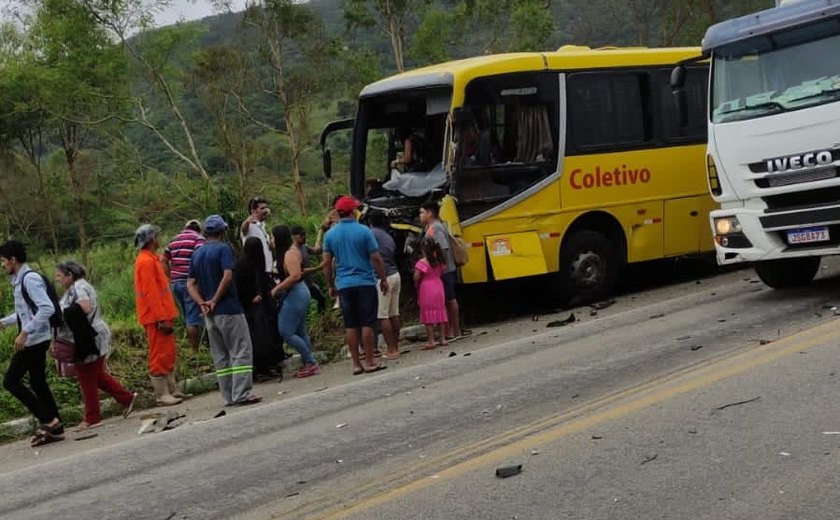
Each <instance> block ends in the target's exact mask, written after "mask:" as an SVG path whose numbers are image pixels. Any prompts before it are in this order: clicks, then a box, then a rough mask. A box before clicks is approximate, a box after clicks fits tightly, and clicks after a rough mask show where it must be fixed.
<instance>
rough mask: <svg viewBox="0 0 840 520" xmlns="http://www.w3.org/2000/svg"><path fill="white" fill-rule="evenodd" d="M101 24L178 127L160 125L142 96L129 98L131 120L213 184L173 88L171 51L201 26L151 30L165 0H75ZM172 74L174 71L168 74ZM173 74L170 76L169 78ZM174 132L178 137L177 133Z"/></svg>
mask: <svg viewBox="0 0 840 520" xmlns="http://www.w3.org/2000/svg"><path fill="white" fill-rule="evenodd" d="M79 1H80V2H81V4H82V5H83V6H84V7H85V8H86V9H87V10H88V12H90V13H91V14H92V15H93V16H94V17H95V18H96V20H97V21H98V22H99V24H100V25H101V26H102V27H105V28H107V29H108V30H109V31H110V32H111V34H112V35H113V36H114V37H115V38H117V39H118V40H119V41H120V43H121V44H122V47H123V48H124V49H125V50H126V52H127V53H128V55H129V56H130V57H131V58H132V59H133V60H134V63H135V64H136V65H138V66H139V68H140V69H141V70H142V71H143V73H144V74H145V76H146V78H147V80H148V82H149V84H150V86H151V90H152V92H154V93H155V94H157V95H158V96H160V97H161V98H162V101H163V105H164V106H165V107H166V109H167V110H168V112H169V114H170V115H171V117H174V118H175V121H176V122H177V130H176V131H174V132H168V131H166V130H165V129H162V128H161V126H160V125H159V124H157V123H156V122H155V121H154V118H153V117H152V115H151V114H150V113H149V111H148V106H147V105H148V103H147V102H146V100H145V98H146V97H147V96H144V95H139V96H136V97H135V99H134V103H135V112H136V116H135V119H134V121H135V122H137V123H139V124H141V125H142V126H144V127H145V128H147V129H148V130H150V131H151V132H152V133H153V134H154V135H155V136H156V137H157V138H158V139H159V140H160V141H161V142H162V143H163V145H164V146H165V147H166V148H167V150H169V151H170V152H171V153H172V154H173V155H174V156H175V157H176V158H178V159H179V160H180V161H182V162H184V163H185V164H186V165H188V166H189V167H190V169H191V170H193V171H194V172H196V173H198V174H199V175H201V177H202V178H203V179H204V180H205V182H206V183H207V184H208V186H212V182H211V179H210V174H209V173H208V172H207V170H206V168H205V167H204V162H203V160H202V158H201V156H200V154H199V152H198V147H197V145H196V141H195V138H194V136H193V131H192V129H191V127H190V125H189V122H188V120H187V118H186V116H185V115H184V112H183V110H182V108H181V100H180V97H179V95H178V92H177V89H176V88H175V87H174V86H173V84H177V83H178V81H179V79H180V78H178V77H177V74H178V71H179V70H180V69H181V68H182V67H174V66H173V64H172V63H171V62H170V58H171V57H172V56H173V54H175V53H177V51H178V50H179V49H181V48H183V47H185V46H186V45H187V44H188V43H190V42H194V40H195V38H196V37H197V36H198V34H200V32H201V29H200V28H197V27H196V26H189V25H186V26H170V27H167V28H164V29H161V30H158V31H156V32H155V33H154V34H152V33H151V31H150V29H151V27H152V25H151V24H152V18H153V15H154V13H155V12H157V11H158V10H160V9H161V8H162V7H164V6H165V5H167V1H166V0H79ZM173 74H175V75H176V77H175V78H172V77H171V76H172V75H173ZM173 79H174V81H173ZM176 136H177V137H176Z"/></svg>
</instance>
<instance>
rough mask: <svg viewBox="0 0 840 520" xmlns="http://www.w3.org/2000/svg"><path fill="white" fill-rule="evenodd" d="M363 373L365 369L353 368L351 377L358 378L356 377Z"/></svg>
mask: <svg viewBox="0 0 840 520" xmlns="http://www.w3.org/2000/svg"><path fill="white" fill-rule="evenodd" d="M364 373H365V369H364V368H362V367H353V375H354V376H358V375H360V374H364Z"/></svg>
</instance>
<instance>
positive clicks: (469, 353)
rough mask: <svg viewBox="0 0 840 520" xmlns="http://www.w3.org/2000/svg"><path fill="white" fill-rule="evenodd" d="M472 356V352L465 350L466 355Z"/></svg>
mask: <svg viewBox="0 0 840 520" xmlns="http://www.w3.org/2000/svg"><path fill="white" fill-rule="evenodd" d="M467 356H472V352H464V357H467Z"/></svg>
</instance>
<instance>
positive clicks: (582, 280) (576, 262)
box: [558, 230, 619, 304]
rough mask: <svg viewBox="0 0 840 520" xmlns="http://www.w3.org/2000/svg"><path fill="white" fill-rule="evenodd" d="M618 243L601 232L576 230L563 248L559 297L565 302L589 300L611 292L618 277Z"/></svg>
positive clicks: (602, 296)
mask: <svg viewBox="0 0 840 520" xmlns="http://www.w3.org/2000/svg"><path fill="white" fill-rule="evenodd" d="M618 258H619V256H618V252H617V251H616V247H615V244H613V243H612V242H610V240H609V239H608V238H607V237H606V236H604V235H603V234H602V233H599V232H598V231H591V230H584V231H577V232H575V233H574V234H573V235H571V236H570V237H569V238H568V239H567V240H566V241H564V243H563V246H562V249H561V250H560V271H559V273H558V274H559V276H560V296H561V299H562V302H563V303H564V304H570V303H581V304H583V303H590V302H594V301H598V300H600V299H602V298H604V297H606V296H608V295H609V294H610V292H611V291H612V289H613V287H614V286H615V282H616V279H617V278H618V271H619V265H618V263H619V260H618Z"/></svg>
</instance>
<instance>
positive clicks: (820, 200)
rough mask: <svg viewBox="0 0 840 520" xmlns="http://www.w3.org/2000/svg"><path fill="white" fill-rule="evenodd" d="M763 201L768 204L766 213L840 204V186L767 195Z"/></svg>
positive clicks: (762, 198)
mask: <svg viewBox="0 0 840 520" xmlns="http://www.w3.org/2000/svg"><path fill="white" fill-rule="evenodd" d="M761 200H763V201H764V203H765V204H767V210H766V211H765V213H774V212H777V211H786V210H794V209H805V208H811V207H819V206H828V205H831V204H840V186H832V187H831V188H821V189H818V190H808V191H797V192H794V193H780V194H779V195H767V196H764V197H761Z"/></svg>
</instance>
